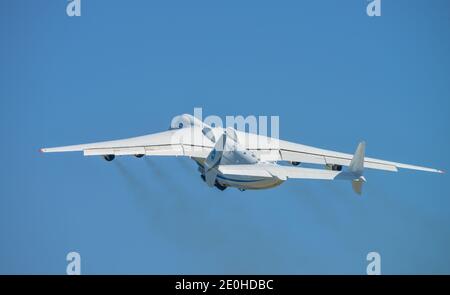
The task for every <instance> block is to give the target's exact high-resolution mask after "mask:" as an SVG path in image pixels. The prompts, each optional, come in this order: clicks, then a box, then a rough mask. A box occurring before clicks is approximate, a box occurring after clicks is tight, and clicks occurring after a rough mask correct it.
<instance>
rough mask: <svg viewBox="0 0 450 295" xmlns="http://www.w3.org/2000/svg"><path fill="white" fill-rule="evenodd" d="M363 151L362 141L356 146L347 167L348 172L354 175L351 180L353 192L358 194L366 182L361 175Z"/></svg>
mask: <svg viewBox="0 0 450 295" xmlns="http://www.w3.org/2000/svg"><path fill="white" fill-rule="evenodd" d="M365 152H366V143H365V142H364V141H362V142H360V143H359V145H358V147H357V148H356V152H355V155H354V156H353V158H352V161H351V162H350V165H349V167H348V170H349V172H350V173H351V174H353V175H354V177H355V178H354V179H353V180H352V187H353V190H354V191H355V193H357V194H358V195H361V193H362V185H363V183H365V182H366V179H365V178H364V176H363V172H364V156H365Z"/></svg>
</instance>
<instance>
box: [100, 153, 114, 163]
mask: <svg viewBox="0 0 450 295" xmlns="http://www.w3.org/2000/svg"><path fill="white" fill-rule="evenodd" d="M115 157H116V156H114V155H104V156H103V158H104V159H105V160H106V161H108V162H111V161H112V160H114V158H115Z"/></svg>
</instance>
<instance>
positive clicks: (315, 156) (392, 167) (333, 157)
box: [279, 140, 443, 173]
mask: <svg viewBox="0 0 450 295" xmlns="http://www.w3.org/2000/svg"><path fill="white" fill-rule="evenodd" d="M279 153H280V157H281V160H285V161H296V162H305V163H312V164H325V165H341V166H349V165H350V163H351V160H352V158H353V155H352V154H346V153H340V152H335V151H330V150H324V149H319V148H315V147H311V146H306V145H301V144H296V143H292V142H288V141H281V140H280V148H279ZM364 168H370V169H378V170H386V171H393V172H396V171H398V169H399V168H401V169H411V170H420V171H427V172H435V173H443V171H441V170H438V169H434V168H428V167H422V166H416V165H409V164H403V163H398V162H391V161H385V160H380V159H374V158H369V157H365V158H364Z"/></svg>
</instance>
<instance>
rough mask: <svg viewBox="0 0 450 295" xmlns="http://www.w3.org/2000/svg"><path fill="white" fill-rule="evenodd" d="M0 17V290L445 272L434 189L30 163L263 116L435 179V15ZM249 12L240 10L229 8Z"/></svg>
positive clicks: (129, 9)
mask: <svg viewBox="0 0 450 295" xmlns="http://www.w3.org/2000/svg"><path fill="white" fill-rule="evenodd" d="M81 2H82V16H81V17H78V18H76V17H74V18H69V17H68V16H67V15H66V13H65V5H66V3H67V2H66V1H63V0H60V1H56V0H54V1H19V0H14V1H13V0H4V1H0V15H1V16H0V104H1V107H0V112H1V116H0V120H1V124H0V130H1V131H0V132H1V138H2V144H1V145H0V149H1V153H0V160H1V161H0V163H1V166H2V168H1V169H0V173H1V175H0V177H1V178H0V179H1V186H0V236H1V243H0V273H3V274H5V273H33V274H47V273H50V274H64V273H65V269H66V263H67V262H66V260H65V257H66V254H67V253H68V252H70V251H77V252H79V253H80V254H81V258H82V273H85V274H100V273H101V274H103V273H132V274H141V273H142V274H160V273H163V274H178V273H182V274H193V273H202V274H222V273H227V274H231V273H240V274H246V273H264V274H285V273H289V274H310V273H313V274H364V273H365V269H366V265H367V262H366V260H365V258H366V255H367V253H368V252H370V251H377V252H379V253H380V254H381V258H382V272H383V273H386V274H398V273H408V274H410V273H427V274H429V273H430V274H431V273H432V274H436V273H450V253H449V249H450V214H449V213H450V194H449V188H448V183H449V176H448V174H444V175H437V174H428V173H421V172H410V171H401V172H400V173H397V174H394V173H387V172H378V171H367V173H366V177H367V179H368V183H367V185H366V187H365V193H364V195H363V196H362V197H357V196H356V195H355V194H354V193H353V192H352V190H351V186H350V184H349V183H345V182H321V181H295V180H294V181H288V182H286V183H284V184H283V185H282V186H280V187H277V188H275V189H272V190H265V191H246V192H239V191H237V190H235V189H228V190H226V191H224V192H220V191H218V190H216V189H210V188H208V187H207V186H206V185H205V184H204V183H203V182H202V181H201V179H200V177H199V175H198V173H197V171H196V167H195V165H194V163H193V162H191V161H189V160H188V159H180V158H173V159H172V158H152V159H151V160H150V161H146V160H145V159H137V158H119V159H118V161H114V162H111V163H108V162H106V161H104V160H102V159H101V158H99V157H83V156H82V155H81V154H79V153H68V154H48V155H47V154H46V155H43V154H40V153H38V148H41V147H44V146H57V145H66V144H75V143H84V142H91V141H100V140H107V139H115V138H123V137H131V136H136V135H143V134H147V133H153V132H157V131H161V130H165V129H167V127H168V125H169V123H170V120H171V118H172V117H173V116H174V115H177V114H180V113H192V112H193V108H194V107H203V110H204V114H205V115H211V114H215V115H219V116H222V117H225V116H226V115H244V116H247V115H268V116H270V115H278V116H280V137H281V138H283V139H286V140H291V141H296V142H300V143H305V144H309V145H314V146H318V147H324V148H329V149H334V150H339V151H344V152H353V151H354V149H355V147H356V145H357V143H358V141H359V140H362V139H364V140H366V141H367V143H368V148H367V154H368V155H369V156H373V157H378V158H383V159H387V160H394V161H400V162H405V163H411V164H419V165H429V166H431V167H436V168H439V169H444V170H447V169H448V167H449V166H450V165H449V164H450V157H449V150H450V141H449V131H450V130H449V123H450V122H449V111H450V57H449V53H450V17H449V14H450V5H449V2H448V1H446V0H435V1H425V0H421V1H409V0H408V1H407V0H403V1H397V0H396V1H386V0H382V16H381V17H378V18H369V17H368V16H367V15H366V13H365V6H366V4H367V2H366V1H364V0H353V1H312V0H311V1H261V0H259V1H197V0H191V1H148V0H145V1H132V3H129V2H127V1H114V0H109V1H86V0H82V1H81ZM244 2H245V4H244Z"/></svg>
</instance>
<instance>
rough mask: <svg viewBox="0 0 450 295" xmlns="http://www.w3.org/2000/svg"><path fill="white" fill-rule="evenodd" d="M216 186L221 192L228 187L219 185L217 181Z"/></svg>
mask: <svg viewBox="0 0 450 295" xmlns="http://www.w3.org/2000/svg"><path fill="white" fill-rule="evenodd" d="M214 186H215V187H217V188H218V189H219V190H221V191H224V190H225V189H226V188H227V187H226V186H223V185H221V184H220V183H218V182H217V181H216V183H215V184H214Z"/></svg>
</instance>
